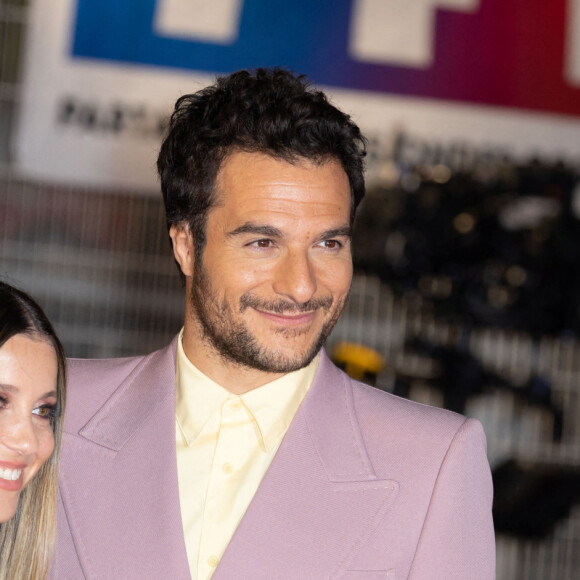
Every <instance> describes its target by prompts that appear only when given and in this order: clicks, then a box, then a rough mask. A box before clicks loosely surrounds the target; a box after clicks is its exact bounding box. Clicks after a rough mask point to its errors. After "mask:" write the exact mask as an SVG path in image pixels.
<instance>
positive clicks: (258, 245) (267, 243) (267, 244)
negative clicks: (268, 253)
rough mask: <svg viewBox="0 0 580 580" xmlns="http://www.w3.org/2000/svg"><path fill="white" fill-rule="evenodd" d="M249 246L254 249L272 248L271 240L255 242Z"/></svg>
mask: <svg viewBox="0 0 580 580" xmlns="http://www.w3.org/2000/svg"><path fill="white" fill-rule="evenodd" d="M251 245H252V246H255V247H256V248H270V247H271V246H272V240H256V241H255V242H252V244H251Z"/></svg>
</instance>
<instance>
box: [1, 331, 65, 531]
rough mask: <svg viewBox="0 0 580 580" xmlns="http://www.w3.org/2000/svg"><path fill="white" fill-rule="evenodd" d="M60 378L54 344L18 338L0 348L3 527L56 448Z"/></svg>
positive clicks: (27, 337) (26, 337) (15, 337)
mask: <svg viewBox="0 0 580 580" xmlns="http://www.w3.org/2000/svg"><path fill="white" fill-rule="evenodd" d="M57 373H58V367H57V360H56V353H55V351H54V348H53V347H52V345H51V344H50V343H49V342H46V341H44V340H42V339H36V338H31V337H30V336H28V335H24V334H17V335H16V336H13V337H12V338H11V339H9V340H7V341H6V342H5V343H4V344H3V345H2V346H1V347H0V523H2V522H6V521H7V520H9V519H10V518H11V517H12V516H13V515H14V513H15V512H16V508H17V507H18V501H19V499H20V493H21V491H22V490H23V489H24V488H25V487H26V486H27V485H28V484H29V483H30V481H31V480H32V478H33V477H34V476H35V475H36V473H37V472H38V470H39V469H40V467H41V466H42V464H43V463H44V462H45V461H46V460H47V459H48V458H49V457H50V455H51V453H52V451H53V449H54V434H53V432H52V428H51V425H50V419H51V417H53V416H54V414H55V412H56V384H57Z"/></svg>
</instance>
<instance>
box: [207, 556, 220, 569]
mask: <svg viewBox="0 0 580 580" xmlns="http://www.w3.org/2000/svg"><path fill="white" fill-rule="evenodd" d="M219 561H220V560H219V558H218V557H217V556H210V557H209V558H208V559H207V563H208V564H209V565H210V566H211V567H212V568H215V567H216V566H217V565H218V564H219Z"/></svg>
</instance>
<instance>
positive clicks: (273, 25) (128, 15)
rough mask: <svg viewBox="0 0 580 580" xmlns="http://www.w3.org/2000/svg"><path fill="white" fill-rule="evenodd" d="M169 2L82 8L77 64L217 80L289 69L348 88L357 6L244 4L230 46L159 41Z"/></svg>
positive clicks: (113, 1)
mask: <svg viewBox="0 0 580 580" xmlns="http://www.w3.org/2000/svg"><path fill="white" fill-rule="evenodd" d="M161 1H162V0H78V1H77V14H76V25H75V28H74V36H73V43H72V51H71V52H72V56H73V57H77V58H91V59H100V60H102V59H105V60H110V61H118V62H125V63H132V64H142V65H148V66H151V65H153V66H160V67H164V68H167V67H170V68H179V69H185V70H191V71H211V72H217V73H228V72H231V71H234V70H237V69H241V68H254V67H257V66H284V67H288V68H290V69H293V70H295V71H297V72H300V73H306V74H308V75H309V76H310V77H311V78H313V79H316V81H317V82H322V83H329V84H335V85H336V84H338V85H340V84H342V83H343V82H344V78H345V75H344V73H345V70H344V65H345V64H347V60H348V59H347V54H346V50H347V49H346V47H347V38H348V24H349V17H350V10H351V0H317V1H316V2H313V1H312V0H288V1H272V0H244V1H243V2H242V7H241V16H240V25H239V34H238V35H237V38H236V40H235V41H234V42H233V43H232V44H230V45H227V46H225V45H219V44H217V43H210V42H201V41H200V42H197V41H195V40H193V39H191V40H190V39H184V38H171V37H167V36H159V35H157V34H156V33H155V30H154V16H155V9H156V4H157V2H161ZM208 2H211V0H208ZM328 63H332V65H331V66H328ZM341 79H342V82H341Z"/></svg>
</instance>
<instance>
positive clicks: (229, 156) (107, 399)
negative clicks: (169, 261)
mask: <svg viewBox="0 0 580 580" xmlns="http://www.w3.org/2000/svg"><path fill="white" fill-rule="evenodd" d="M364 149H365V147H364V139H363V138H362V136H361V134H360V132H359V130H358V128H357V127H356V125H354V123H353V122H352V121H351V120H350V118H349V117H348V116H346V115H344V114H343V113H342V112H340V111H339V110H337V109H336V108H335V107H333V106H332V105H330V104H329V103H328V101H327V100H326V98H325V96H324V95H323V94H322V93H320V92H318V91H314V90H312V89H310V88H309V87H308V85H307V84H306V83H305V81H304V79H303V78H301V77H298V78H297V77H294V76H293V75H291V74H290V73H288V72H285V71H282V70H278V69H275V70H263V69H259V70H257V71H256V72H255V73H249V72H246V71H242V72H238V73H234V74H233V75H231V76H229V77H224V78H220V79H218V80H217V82H216V84H215V85H213V86H211V87H208V88H206V89H204V90H202V91H200V92H199V93H197V94H195V95H187V96H185V97H182V98H181V99H180V100H179V101H178V102H177V105H176V109H175V112H174V114H173V116H172V120H171V124H170V127H169V132H168V136H167V137H166V139H165V141H164V143H163V146H162V149H161V153H160V156H159V161H158V167H159V172H160V176H161V185H162V190H163V196H164V201H165V206H166V211H167V222H168V226H169V234H170V237H171V241H172V244H173V252H174V256H175V259H176V261H177V263H178V265H179V268H180V270H181V272H182V274H183V276H184V277H185V288H186V308H185V323H184V328H183V331H182V333H180V335H179V337H178V338H176V340H175V341H174V342H173V343H172V344H171V345H170V346H169V347H167V348H166V349H163V350H161V351H159V352H155V353H153V354H151V355H149V356H146V357H139V358H131V359H122V360H112V361H111V360H109V361H73V362H72V363H71V366H70V389H69V392H70V395H69V404H68V408H67V418H66V420H67V424H66V425H67V426H66V432H65V435H64V448H63V459H62V485H61V509H60V514H59V516H60V517H59V542H58V547H57V554H56V559H55V563H54V566H53V578H58V579H73V580H76V579H77V578H88V579H93V578H111V579H119V580H131V579H140V580H141V579H152V580H153V579H163V578H167V579H171V580H181V579H189V578H194V579H204V580H205V579H207V578H210V577H211V578H212V579H214V580H219V579H249V580H250V579H251V580H259V579H264V580H271V579H316V580H318V579H323V578H332V579H334V578H345V579H346V578H349V579H350V578H365V579H371V578H373V579H375V578H377V579H378V578H389V579H392V578H397V579H399V578H413V579H416V580H418V579H434V578H435V579H439V578H440V579H442V580H450V579H451V580H452V579H457V580H466V579H487V578H493V576H494V543H493V525H492V520H491V501H492V486H491V477H490V472H489V467H488V464H487V460H486V456H485V437H484V435H483V432H482V429H481V426H480V424H479V423H478V422H477V421H474V420H466V419H465V418H464V417H461V416H459V415H456V414H453V413H450V412H447V411H443V410H439V409H433V408H430V407H425V406H422V405H418V404H416V403H412V402H410V401H406V400H403V399H399V398H396V397H393V396H391V395H388V394H385V393H383V392H380V391H378V390H376V389H374V388H372V387H369V386H367V385H363V384H360V383H356V382H354V381H352V380H350V379H349V378H348V377H347V376H346V375H345V374H344V373H342V372H341V371H339V370H338V369H337V368H336V367H334V366H333V365H332V364H331V362H330V361H329V360H328V358H327V356H326V355H325V354H324V352H323V351H322V350H321V348H322V345H323V343H324V341H325V339H326V338H327V336H328V335H329V333H330V331H331V330H332V328H333V326H334V324H335V323H336V321H337V319H338V318H339V316H340V313H341V311H342V309H343V306H344V303H345V301H346V299H347V296H348V292H349V287H350V282H351V277H352V262H351V251H350V239H351V226H352V221H353V218H354V211H355V209H356V206H357V205H358V203H359V202H360V200H361V199H362V197H363V195H364V182H363V156H364V153H365V150H364Z"/></svg>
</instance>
